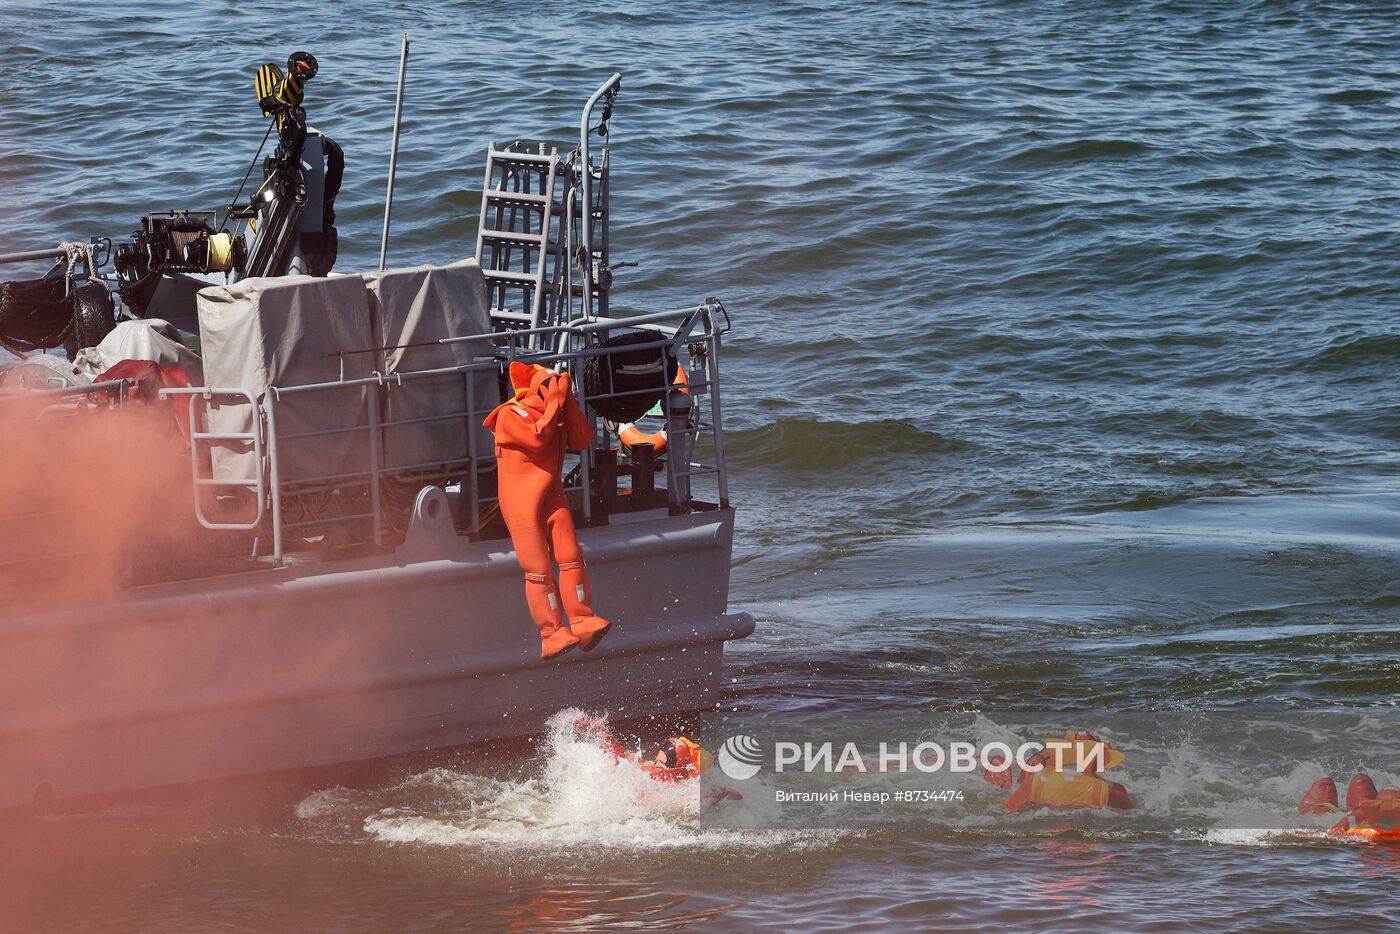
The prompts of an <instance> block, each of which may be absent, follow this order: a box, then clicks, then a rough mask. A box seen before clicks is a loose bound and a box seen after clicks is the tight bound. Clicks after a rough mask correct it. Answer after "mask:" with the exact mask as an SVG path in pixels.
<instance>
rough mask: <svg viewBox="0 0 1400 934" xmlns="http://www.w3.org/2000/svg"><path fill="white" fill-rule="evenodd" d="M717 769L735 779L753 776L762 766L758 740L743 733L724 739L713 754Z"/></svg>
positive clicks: (739, 779) (761, 751)
mask: <svg viewBox="0 0 1400 934" xmlns="http://www.w3.org/2000/svg"><path fill="white" fill-rule="evenodd" d="M715 761H716V762H718V763H719V770H720V771H721V772H723V773H724V774H725V775H728V776H729V777H730V778H732V779H734V780H735V781H739V782H742V781H744V780H745V779H749V778H753V777H754V776H755V775H757V774H758V772H759V769H761V768H763V749H762V747H761V746H759V744H758V740H756V739H754V738H753V737H752V736H749V735H747V734H745V733H739V734H736V735H734V736H731V737H729V738H728V739H727V740H725V741H724V745H723V746H721V747H719V755H717V756H715Z"/></svg>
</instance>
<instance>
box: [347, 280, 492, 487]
mask: <svg viewBox="0 0 1400 934" xmlns="http://www.w3.org/2000/svg"><path fill="white" fill-rule="evenodd" d="M364 281H365V286H366V288H368V290H369V293H370V306H371V309H372V310H373V312H374V315H375V319H376V322H377V325H378V328H379V336H378V338H377V340H378V343H379V345H380V346H383V347H388V348H390V349H388V350H386V351H384V352H383V354H382V357H381V358H380V363H379V365H380V366H381V368H382V369H383V372H385V373H390V374H391V373H408V372H410V371H414V370H433V369H441V368H444V367H453V366H461V365H463V364H467V363H478V362H484V361H487V360H490V359H492V356H493V345H492V343H491V341H490V340H488V339H482V340H477V341H463V342H461V343H456V344H438V343H435V342H436V341H438V340H441V339H442V338H445V337H466V336H469V335H472V334H487V333H490V331H491V316H490V312H489V311H488V308H487V299H486V280H485V279H484V278H483V276H482V274H481V267H480V266H479V265H478V264H477V261H476V260H474V259H467V260H462V261H461V262H457V263H453V264H452V265H450V266H416V267H413V268H409V269H390V270H384V271H380V272H371V273H366V274H365V276H364ZM408 344H424V345H425V346H417V347H410V346H405V345H408ZM382 392H383V394H384V396H383V398H384V409H383V411H384V413H385V421H390V420H393V421H406V420H412V419H424V418H433V417H434V416H456V417H452V418H434V419H433V420H432V421H422V422H415V423H414V424H401V425H394V426H391V427H388V428H386V429H385V430H384V465H385V466H386V467H393V468H411V467H416V466H423V467H424V469H425V470H428V471H434V470H436V471H442V470H443V469H444V468H442V467H430V466H427V465H436V464H442V463H443V462H446V461H454V462H464V461H466V460H467V459H468V457H469V456H470V455H471V454H472V453H475V455H476V458H477V460H478V461H482V460H487V461H489V460H491V459H492V458H493V456H494V448H493V447H492V439H491V434H490V432H489V431H487V430H486V427H485V426H484V425H482V420H483V419H484V418H485V417H486V414H487V413H488V412H490V411H491V410H492V409H493V408H495V407H496V403H498V402H499V401H500V400H499V399H498V398H497V396H498V395H499V388H498V385H497V381H496V374H495V372H494V371H492V370H483V371H481V372H474V373H471V374H467V375H463V374H456V373H453V374H447V375H443V376H430V377H424V378H421V379H405V380H404V381H403V383H402V385H397V384H394V383H386V385H385V386H384V388H383V390H382ZM469 407H470V408H472V409H474V410H475V411H474V412H473V413H472V414H469V415H463V414H462V413H465V412H466V411H467V409H468V408H469ZM451 472H454V473H458V474H460V472H461V470H460V468H457V469H455V470H453V471H451Z"/></svg>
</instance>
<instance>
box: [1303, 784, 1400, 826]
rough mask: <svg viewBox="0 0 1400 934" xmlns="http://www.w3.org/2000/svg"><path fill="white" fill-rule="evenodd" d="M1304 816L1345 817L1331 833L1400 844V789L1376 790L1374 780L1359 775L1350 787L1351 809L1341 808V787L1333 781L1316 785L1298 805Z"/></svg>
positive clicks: (1348, 787)
mask: <svg viewBox="0 0 1400 934" xmlns="http://www.w3.org/2000/svg"><path fill="white" fill-rule="evenodd" d="M1298 812H1299V813H1300V814H1341V815H1342V819H1341V820H1340V821H1338V822H1337V823H1336V824H1334V825H1333V826H1332V828H1331V829H1330V830H1328V831H1327V832H1328V833H1337V834H1352V835H1354V836H1358V837H1366V838H1367V839H1371V840H1400V788H1382V789H1381V790H1380V791H1377V790H1376V783H1375V782H1373V781H1371V776H1369V775H1367V774H1366V773H1365V772H1359V773H1357V774H1356V775H1355V776H1353V777H1352V780H1351V784H1349V785H1347V809H1346V811H1345V812H1343V811H1342V809H1341V808H1340V807H1338V806H1337V785H1336V783H1335V782H1333V781H1332V779H1330V778H1319V779H1318V780H1317V781H1315V782H1313V784H1312V787H1311V788H1309V789H1308V793H1307V794H1305V795H1303V800H1302V801H1301V802H1300V803H1299V804H1298Z"/></svg>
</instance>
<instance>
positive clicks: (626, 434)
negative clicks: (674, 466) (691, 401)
mask: <svg viewBox="0 0 1400 934" xmlns="http://www.w3.org/2000/svg"><path fill="white" fill-rule="evenodd" d="M671 385H672V386H678V387H680V391H681V392H683V393H686V394H689V393H690V379H689V378H688V377H687V376H686V375H685V368H684V367H681V366H678V367H676V378H675V379H674V380H672V381H671ZM617 440H618V441H621V442H622V446H623V447H625V448H627V449H628V450H631V448H632V446H633V445H636V444H649V445H651V448H652V453H654V454H657V455H661V454H665V453H666V445H667V438H666V429H665V428H664V427H663V428H662V429H661V430H660V431H655V432H652V433H651V434H647V433H646V432H644V431H642V430H641V429H640V428H638V427H637V425H636V423H635V422H623V423H622V424H620V425H618V426H617Z"/></svg>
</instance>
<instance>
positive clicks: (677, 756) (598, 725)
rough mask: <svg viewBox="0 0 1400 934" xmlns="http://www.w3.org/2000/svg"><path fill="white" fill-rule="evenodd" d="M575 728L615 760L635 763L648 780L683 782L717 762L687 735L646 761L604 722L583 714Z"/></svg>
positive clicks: (665, 744)
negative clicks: (628, 749)
mask: <svg viewBox="0 0 1400 934" xmlns="http://www.w3.org/2000/svg"><path fill="white" fill-rule="evenodd" d="M574 725H575V726H576V727H577V728H578V729H579V730H580V731H581V732H583V733H584V734H586V735H588V736H590V737H591V738H592V739H593V740H594V741H595V742H597V743H598V745H600V746H602V747H603V748H604V749H606V750H607V751H608V752H610V753H612V756H613V758H614V759H616V760H618V761H622V760H624V759H625V760H626V761H628V762H631V763H633V764H634V765H636V766H637V767H638V768H640V769H641V770H642V771H643V772H645V773H646V774H647V777H648V778H652V779H654V780H656V781H659V782H683V781H687V780H689V779H692V778H696V777H697V776H699V774H700V773H701V772H703V771H705V770H706V769H707V768H709V767H710V766H711V765H712V764H713V763H714V757H713V756H711V755H710V754H709V753H708V752H706V751H705V750H704V749H701V748H700V744H699V743H697V742H696V741H695V740H693V739H691V738H690V737H688V736H672V737H671V738H670V739H668V740H666V742H664V743H662V744H661V748H660V749H659V750H657V753H656V757H655V758H654V759H643V758H642V757H641V756H640V755H637V754H634V753H630V752H628V751H627V749H626V747H624V746H623V745H622V743H621V742H619V741H618V739H617V737H616V736H613V735H612V732H611V731H609V730H608V728H607V725H606V724H605V723H604V722H603V721H602V720H597V719H594V718H593V717H589V716H587V715H584V716H581V717H579V718H578V719H577V720H576V721H574Z"/></svg>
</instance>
